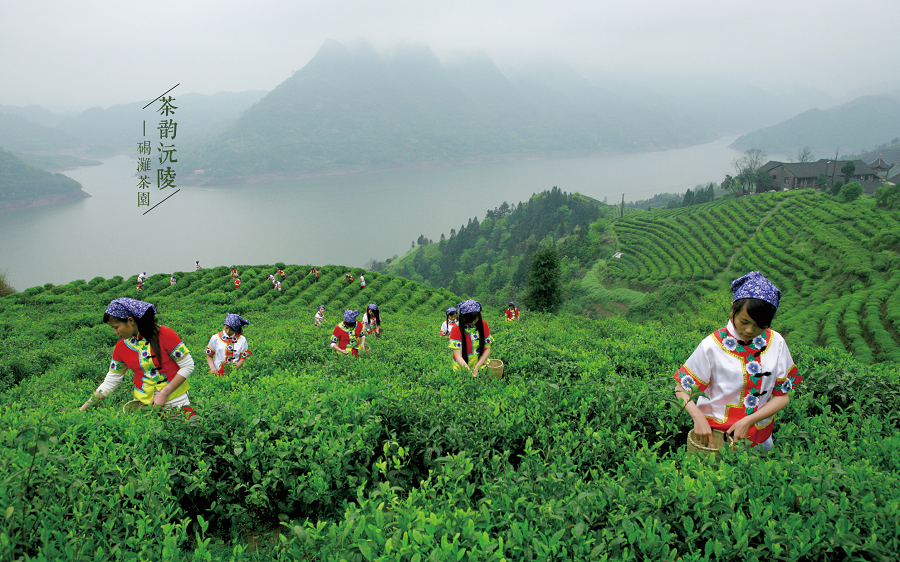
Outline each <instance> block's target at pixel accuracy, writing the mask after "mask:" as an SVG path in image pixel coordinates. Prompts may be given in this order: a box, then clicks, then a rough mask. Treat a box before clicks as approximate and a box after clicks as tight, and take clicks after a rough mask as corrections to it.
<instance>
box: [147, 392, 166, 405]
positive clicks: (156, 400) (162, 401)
mask: <svg viewBox="0 0 900 562" xmlns="http://www.w3.org/2000/svg"><path fill="white" fill-rule="evenodd" d="M168 401H169V395H168V394H164V393H162V392H157V393H156V394H154V395H153V400H152V401H151V402H150V405H156V406H165V405H166V402H168Z"/></svg>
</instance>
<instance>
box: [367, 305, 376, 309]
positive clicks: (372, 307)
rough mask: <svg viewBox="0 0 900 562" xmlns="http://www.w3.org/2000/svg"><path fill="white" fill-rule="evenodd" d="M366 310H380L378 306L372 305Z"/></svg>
mask: <svg viewBox="0 0 900 562" xmlns="http://www.w3.org/2000/svg"><path fill="white" fill-rule="evenodd" d="M366 309H367V310H378V305H377V304H370V305H369V306H367V307H366Z"/></svg>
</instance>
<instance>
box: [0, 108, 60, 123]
mask: <svg viewBox="0 0 900 562" xmlns="http://www.w3.org/2000/svg"><path fill="white" fill-rule="evenodd" d="M0 113H11V114H13V115H18V116H19V117H21V118H22V119H25V120H27V121H31V122H32V123H37V124H38V125H42V126H44V127H57V126H59V124H60V123H61V122H62V120H63V119H65V118H66V117H70V116H72V115H74V113H72V112H65V113H54V112H52V111H50V110H49V109H44V108H43V107H41V106H39V105H29V106H27V107H18V106H15V105H0Z"/></svg>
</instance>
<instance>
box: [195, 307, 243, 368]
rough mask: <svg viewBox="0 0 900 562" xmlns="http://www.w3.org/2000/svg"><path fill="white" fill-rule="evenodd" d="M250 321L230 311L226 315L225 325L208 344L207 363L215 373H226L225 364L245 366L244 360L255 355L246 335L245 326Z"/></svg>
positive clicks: (237, 366) (234, 366)
mask: <svg viewBox="0 0 900 562" xmlns="http://www.w3.org/2000/svg"><path fill="white" fill-rule="evenodd" d="M249 324H250V321H249V320H247V319H245V318H241V317H240V316H238V315H237V314H231V313H230V312H229V313H228V314H226V315H225V326H224V328H223V329H222V331H221V332H219V333H218V334H214V335H213V337H211V338H210V339H209V345H207V346H206V364H207V366H209V372H210V373H211V374H213V375H220V376H221V375H224V374H225V366H226V365H232V366H233V368H235V369H240V368H241V367H243V366H244V360H245V359H247V358H248V357H250V356H251V355H253V354H252V353H251V352H250V346H249V345H248V343H247V338H245V337H244V326H247V325H249Z"/></svg>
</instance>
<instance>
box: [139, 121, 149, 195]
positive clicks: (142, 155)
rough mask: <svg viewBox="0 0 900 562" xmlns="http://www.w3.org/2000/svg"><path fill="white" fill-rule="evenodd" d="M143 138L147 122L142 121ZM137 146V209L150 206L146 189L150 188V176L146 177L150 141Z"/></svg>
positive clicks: (145, 133) (145, 134)
mask: <svg viewBox="0 0 900 562" xmlns="http://www.w3.org/2000/svg"><path fill="white" fill-rule="evenodd" d="M144 136H147V122H146V121H144ZM137 145H138V159H137V172H138V184H137V188H138V207H139V208H140V207H141V206H145V205H146V206H147V207H149V206H150V192H149V191H147V189H148V188H149V187H150V176H149V175H147V172H149V171H150V141H148V140H144V141H141V142H139V143H137Z"/></svg>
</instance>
